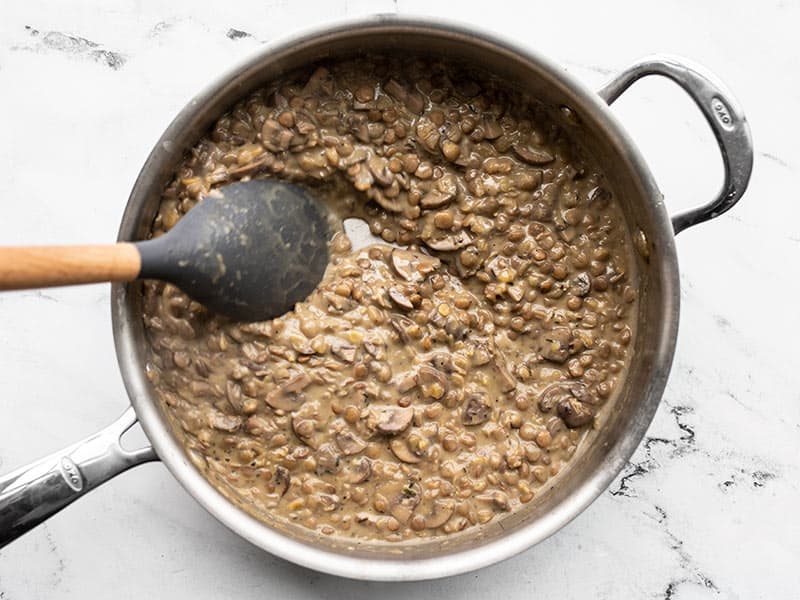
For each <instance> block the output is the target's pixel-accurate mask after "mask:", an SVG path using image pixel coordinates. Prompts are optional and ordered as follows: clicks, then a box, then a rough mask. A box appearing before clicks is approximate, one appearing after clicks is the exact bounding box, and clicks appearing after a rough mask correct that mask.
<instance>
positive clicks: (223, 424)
mask: <svg viewBox="0 0 800 600" xmlns="http://www.w3.org/2000/svg"><path fill="white" fill-rule="evenodd" d="M208 424H209V425H210V426H211V427H213V428H214V429H216V430H217V431H225V432H227V433H233V432H234V431H238V430H239V428H240V427H241V426H242V418H241V417H238V416H236V415H226V414H225V413H221V412H214V413H213V414H211V416H210V417H209V423H208Z"/></svg>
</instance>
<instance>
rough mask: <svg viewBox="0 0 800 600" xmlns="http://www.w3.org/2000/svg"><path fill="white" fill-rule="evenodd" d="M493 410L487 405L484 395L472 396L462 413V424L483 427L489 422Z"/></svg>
mask: <svg viewBox="0 0 800 600" xmlns="http://www.w3.org/2000/svg"><path fill="white" fill-rule="evenodd" d="M491 414H492V408H491V407H490V406H489V405H488V404H487V403H486V396H485V395H484V394H478V393H476V394H472V395H471V396H470V397H469V398H468V399H467V401H466V402H465V403H464V408H463V409H462V411H461V422H462V423H464V425H469V426H472V425H481V424H483V423H485V422H486V421H488V420H489V417H490V416H491Z"/></svg>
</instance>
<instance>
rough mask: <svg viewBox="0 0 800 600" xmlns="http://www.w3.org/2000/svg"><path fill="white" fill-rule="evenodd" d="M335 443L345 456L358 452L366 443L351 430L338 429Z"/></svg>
mask: <svg viewBox="0 0 800 600" xmlns="http://www.w3.org/2000/svg"><path fill="white" fill-rule="evenodd" d="M335 439H336V445H337V446H339V450H341V451H342V452H343V453H344V454H346V455H347V456H351V455H353V454H358V453H359V452H362V451H363V450H364V448H366V447H367V443H366V442H365V441H364V440H362V439H361V438H360V437H358V436H357V435H356V434H354V433H353V432H352V431H340V432H339V433H337V434H336V438H335Z"/></svg>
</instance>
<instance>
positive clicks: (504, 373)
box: [492, 358, 517, 392]
mask: <svg viewBox="0 0 800 600" xmlns="http://www.w3.org/2000/svg"><path fill="white" fill-rule="evenodd" d="M492 370H493V371H494V373H495V376H496V379H497V385H498V386H499V387H500V391H501V392H510V391H511V390H513V389H514V388H516V387H517V380H516V379H514V376H513V375H512V374H511V373H509V372H508V369H507V368H506V365H505V363H504V362H503V361H502V360H498V359H497V358H495V360H494V365H493V369H492Z"/></svg>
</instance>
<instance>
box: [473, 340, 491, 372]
mask: <svg viewBox="0 0 800 600" xmlns="http://www.w3.org/2000/svg"><path fill="white" fill-rule="evenodd" d="M490 360H492V351H491V348H490V346H489V342H488V341H487V340H475V343H474V349H473V352H472V366H474V367H481V366H483V365H485V364H487V363H488V362H489V361H490Z"/></svg>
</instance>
